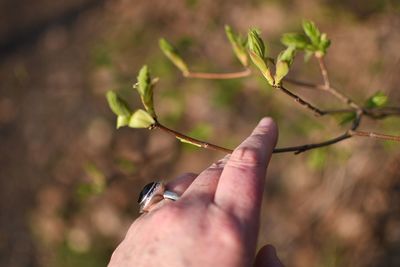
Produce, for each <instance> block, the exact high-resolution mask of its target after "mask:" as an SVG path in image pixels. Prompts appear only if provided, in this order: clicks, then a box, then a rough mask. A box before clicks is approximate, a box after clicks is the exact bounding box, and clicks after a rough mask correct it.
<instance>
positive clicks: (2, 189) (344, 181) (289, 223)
mask: <svg viewBox="0 0 400 267" xmlns="http://www.w3.org/2000/svg"><path fill="white" fill-rule="evenodd" d="M35 2H36V3H35V4H33V3H32V2H31V1H25V0H18V1H15V0H14V1H2V2H1V3H0V211H1V213H0V251H1V252H0V266H9V267H20V266H21V267H22V266H46V267H47V266H49V267H50V266H101V265H105V264H106V263H107V260H108V258H109V256H110V253H111V251H112V250H113V248H114V247H115V246H116V244H117V243H118V241H119V240H120V239H121V237H122V236H123V235H124V233H125V231H126V229H127V227H128V226H129V224H130V223H131V221H132V220H133V219H134V218H135V216H137V207H136V202H135V201H136V196H137V194H138V192H139V191H140V189H141V187H142V186H143V184H145V183H146V182H148V181H150V180H153V179H154V178H156V177H160V178H165V179H172V178H174V177H176V176H177V175H178V174H180V173H183V172H188V171H190V172H199V171H200V170H202V169H203V168H205V167H206V166H208V165H209V164H210V163H211V162H212V161H213V160H214V159H217V158H220V157H221V156H222V155H221V154H220V153H214V152H209V151H202V150H197V149H192V148H189V147H187V146H182V145H181V144H178V143H177V142H176V141H175V140H173V139H171V138H169V137H167V136H165V135H164V134H163V133H159V132H154V133H153V132H152V133H151V134H150V133H149V132H147V131H146V130H131V129H121V130H118V131H117V130H115V127H114V123H115V122H114V116H113V115H112V114H111V112H110V111H109V109H108V107H107V104H106V102H105V98H104V93H105V91H106V90H108V89H110V88H114V89H118V90H120V91H121V92H122V93H123V94H124V95H125V96H127V97H129V99H130V101H131V103H132V105H136V106H138V105H139V102H138V100H137V99H136V98H135V97H136V95H134V94H130V93H131V91H130V88H131V84H132V83H134V81H135V76H136V73H137V71H138V69H139V68H140V66H141V65H142V64H144V63H147V64H149V66H150V67H151V68H152V69H153V72H154V73H155V74H156V75H158V76H160V78H161V82H160V84H159V87H158V89H157V95H156V102H157V110H159V113H160V114H161V120H162V121H165V123H166V124H168V125H170V126H171V127H174V128H176V129H179V130H181V131H183V132H192V133H193V134H194V135H197V136H202V137H205V138H207V139H208V140H211V141H213V142H215V143H219V144H222V145H226V146H231V147H232V146H234V145H235V144H238V142H240V140H242V139H243V138H244V137H245V136H246V135H247V134H248V133H249V132H250V130H251V129H252V127H253V126H254V125H255V123H256V122H257V121H258V120H259V118H261V117H262V116H265V115H269V116H272V117H274V118H275V120H276V121H277V123H278V125H279V128H280V141H279V146H284V145H295V144H301V143H304V142H307V141H318V140H323V139H326V138H328V137H330V136H334V135H335V134H337V133H339V132H340V131H341V129H340V127H338V126H337V121H336V120H334V119H330V118H314V117H313V116H312V115H310V114H308V113H307V111H304V110H303V109H301V108H300V107H298V106H296V105H295V104H293V102H292V101H290V100H288V99H287V98H286V97H285V96H284V95H281V94H279V93H277V92H275V91H273V90H272V89H270V88H268V87H267V86H266V84H265V82H264V81H262V80H261V79H257V78H255V77H253V78H248V79H243V80H240V81H234V82H211V81H205V82H204V81H197V80H191V81H187V80H184V79H182V78H181V76H180V75H179V73H178V72H177V71H176V70H175V69H174V68H173V67H172V66H171V65H170V64H169V63H168V62H167V61H166V60H165V58H164V57H163V56H162V54H161V53H160V52H159V50H158V47H157V42H158V41H157V40H158V38H159V37H162V36H164V37H167V38H168V39H170V40H172V41H173V42H174V43H177V44H178V46H179V47H180V48H181V50H182V52H183V53H184V54H185V58H187V59H188V61H189V62H190V63H191V66H193V68H194V69H198V70H212V71H218V70H226V71H229V70H237V69H239V68H240V66H239V65H238V64H237V62H236V61H234V59H233V57H232V55H231V52H230V50H229V45H228V43H227V42H226V40H225V39H224V38H225V37H224V33H223V25H224V24H226V23H228V24H231V25H232V26H233V27H235V28H237V29H239V30H241V31H243V32H245V31H246V30H247V28H248V27H250V26H257V27H259V28H260V29H262V31H263V36H264V37H265V39H266V40H268V43H269V46H270V50H271V53H272V54H276V53H278V52H279V50H280V49H281V48H282V47H281V46H280V45H279V36H280V34H282V33H283V32H286V31H295V30H298V29H299V25H300V23H301V19H302V18H311V19H313V20H315V21H316V22H317V24H318V25H319V26H320V27H321V28H322V29H323V30H324V31H325V32H327V33H328V34H329V36H330V37H331V38H332V41H333V45H332V47H331V49H330V51H329V55H328V57H327V63H328V66H329V69H330V72H331V76H332V80H333V81H334V84H335V85H336V86H337V87H339V88H340V89H341V90H342V91H343V92H345V93H346V94H347V95H350V96H352V97H353V98H355V99H356V100H357V101H359V102H361V101H362V100H363V99H365V98H367V97H368V96H369V95H371V94H372V93H373V92H375V91H376V90H382V91H383V92H385V93H386V94H388V95H389V96H390V101H391V104H392V105H397V106H399V105H400V104H399V103H400V91H399V88H398V84H399V82H400V76H399V75H398V73H399V71H398V69H399V64H400V57H399V53H398V51H399V47H400V32H399V30H398V29H399V28H400V16H399V10H400V9H399V6H398V3H397V2H396V1H376V0H369V1H361V0H360V1H357V0H353V1H322V0H321V1H311V0H309V1H301V0H285V1H268V2H267V1H246V2H245V1H212V0H205V1H196V0H188V1H171V0H159V1H122V0H120V1H91V0H74V1H64V2H59V1H48V0H40V1H35ZM271 2H272V3H271ZM291 76H292V77H297V78H301V79H305V80H310V81H319V79H320V77H319V73H318V69H317V68H316V64H315V62H313V61H311V62H310V63H307V64H304V63H303V62H302V60H301V59H300V58H299V59H298V60H297V61H296V63H295V69H294V70H293V71H292V72H291ZM293 89H294V90H296V91H297V92H298V93H299V94H301V95H303V96H305V97H306V98H307V99H310V100H311V101H313V102H314V103H318V105H320V106H323V107H339V106H340V105H341V104H340V103H337V102H336V101H333V100H332V99H331V97H327V96H326V95H323V94H315V93H312V92H310V91H307V90H302V89H296V88H294V87H293ZM399 122H400V120H399V119H398V118H393V119H387V120H384V121H379V122H373V121H366V122H365V125H364V126H363V129H365V130H376V131H380V132H386V133H392V134H396V133H397V134H398V133H399V132H400V123H399ZM399 162H400V153H399V145H398V144H393V143H383V142H377V141H374V140H369V139H352V140H349V141H346V142H344V143H341V144H338V145H336V146H334V147H331V148H328V149H323V150H318V151H314V152H308V153H304V154H301V155H298V156H294V155H292V154H285V155H276V156H274V157H273V159H272V162H271V165H270V169H269V174H268V176H267V179H268V182H267V185H266V194H265V203H264V204H265V205H264V210H263V218H262V224H261V225H262V227H261V232H260V245H261V244H264V243H266V242H268V243H272V244H274V245H275V246H276V247H277V249H278V252H279V255H280V256H281V258H282V260H283V262H284V263H285V264H286V265H287V266H299V267H300V266H399V265H400V209H399V207H400V206H399V204H398V203H400V175H399V173H400V164H399Z"/></svg>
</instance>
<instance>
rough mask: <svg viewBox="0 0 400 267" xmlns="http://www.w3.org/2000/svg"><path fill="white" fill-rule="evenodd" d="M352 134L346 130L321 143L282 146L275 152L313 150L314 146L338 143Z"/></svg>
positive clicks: (297, 152)
mask: <svg viewBox="0 0 400 267" xmlns="http://www.w3.org/2000/svg"><path fill="white" fill-rule="evenodd" d="M350 137H351V135H350V134H349V133H348V132H346V133H344V134H342V135H339V136H338V137H336V138H333V139H330V140H327V141H324V142H321V143H314V144H306V145H301V146H291V147H282V148H275V149H274V153H285V152H294V154H296V155H297V154H300V153H302V152H305V151H307V150H311V149H314V148H319V147H324V146H329V145H332V144H335V143H338V142H340V141H343V140H345V139H348V138H350Z"/></svg>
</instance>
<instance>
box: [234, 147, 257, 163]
mask: <svg viewBox="0 0 400 267" xmlns="http://www.w3.org/2000/svg"><path fill="white" fill-rule="evenodd" d="M230 163H234V164H239V165H249V166H258V165H260V164H261V151H260V149H257V148H256V147H239V148H237V149H236V150H235V151H234V152H233V153H232V156H231V157H230Z"/></svg>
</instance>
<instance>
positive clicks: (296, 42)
mask: <svg viewBox="0 0 400 267" xmlns="http://www.w3.org/2000/svg"><path fill="white" fill-rule="evenodd" d="M281 43H282V44H284V45H285V46H288V47H289V46H294V47H296V49H301V50H304V49H305V48H306V47H307V46H308V45H310V40H309V39H308V38H307V36H305V35H304V34H301V33H285V34H284V35H283V36H282V38H281Z"/></svg>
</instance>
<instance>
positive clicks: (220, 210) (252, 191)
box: [109, 118, 283, 267]
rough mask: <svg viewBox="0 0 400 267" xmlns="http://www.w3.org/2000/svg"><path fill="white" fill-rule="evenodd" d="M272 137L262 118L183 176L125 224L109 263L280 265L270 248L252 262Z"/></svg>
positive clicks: (271, 124)
mask: <svg viewBox="0 0 400 267" xmlns="http://www.w3.org/2000/svg"><path fill="white" fill-rule="evenodd" d="M276 141H277V128H276V126H275V123H274V122H273V121H272V120H271V119H269V118H264V119H263V120H261V121H260V123H259V124H258V126H257V127H256V128H255V129H254V131H253V133H252V134H251V135H250V137H248V138H247V139H246V140H245V141H244V142H243V143H242V144H240V145H239V146H238V147H237V148H236V149H235V150H234V152H233V153H232V155H228V156H227V157H225V158H224V159H223V160H220V161H218V162H217V163H214V164H213V165H211V166H210V167H209V168H207V169H206V170H204V171H203V172H202V173H200V174H199V175H198V176H197V175H194V174H186V175H183V176H181V177H179V178H177V179H176V180H174V181H172V182H170V183H168V184H167V185H166V186H167V189H168V190H170V191H174V192H176V193H178V194H179V195H181V197H180V198H179V199H178V200H177V201H171V200H162V201H161V202H159V203H158V204H156V205H155V206H154V207H153V208H152V209H151V210H150V212H148V213H145V214H143V215H142V216H141V217H139V218H138V219H137V220H136V221H135V222H134V223H133V224H132V226H131V227H130V229H129V231H128V233H127V235H126V237H125V239H124V240H123V241H122V243H121V244H120V245H119V246H118V248H117V249H116V250H115V251H114V253H113V255H112V258H111V261H110V264H109V266H111V267H125V266H130V267H134V266H135V267H140V266H146V267H151V266H157V267H160V266H169V267H170V266H173V267H180V266H185V267H187V266H199V267H200V266H201V267H208V266H221V267H236V266H240V267H243V266H252V265H253V263H254V265H255V266H268V267H280V266H283V265H282V264H281V263H280V261H279V260H278V258H277V256H276V254H275V249H274V248H273V247H272V246H265V247H263V248H262V249H261V250H260V251H259V253H258V255H257V257H256V259H255V260H254V255H255V250H256V242H257V235H258V229H259V220H260V209H261V202H262V195H263V189H264V180H265V174H266V169H267V164H268V162H269V160H270V158H271V154H272V150H273V148H274V147H275V144H276Z"/></svg>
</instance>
